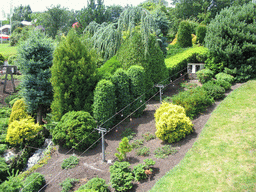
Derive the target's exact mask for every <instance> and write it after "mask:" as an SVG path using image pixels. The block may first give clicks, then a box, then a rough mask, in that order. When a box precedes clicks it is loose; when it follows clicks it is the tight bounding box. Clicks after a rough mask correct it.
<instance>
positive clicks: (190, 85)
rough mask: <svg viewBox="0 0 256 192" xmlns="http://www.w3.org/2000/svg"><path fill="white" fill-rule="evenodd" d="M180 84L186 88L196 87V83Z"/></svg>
mask: <svg viewBox="0 0 256 192" xmlns="http://www.w3.org/2000/svg"><path fill="white" fill-rule="evenodd" d="M180 86H181V87H183V88H186V89H193V88H196V87H197V86H198V85H197V84H196V83H181V85H180Z"/></svg>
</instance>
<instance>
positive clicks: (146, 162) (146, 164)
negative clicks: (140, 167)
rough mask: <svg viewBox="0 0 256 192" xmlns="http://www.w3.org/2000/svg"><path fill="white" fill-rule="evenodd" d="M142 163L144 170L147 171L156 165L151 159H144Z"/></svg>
mask: <svg viewBox="0 0 256 192" xmlns="http://www.w3.org/2000/svg"><path fill="white" fill-rule="evenodd" d="M143 161H144V163H145V168H146V169H149V168H150V167H152V166H153V165H155V164H156V162H155V161H154V160H153V159H144V160H143Z"/></svg>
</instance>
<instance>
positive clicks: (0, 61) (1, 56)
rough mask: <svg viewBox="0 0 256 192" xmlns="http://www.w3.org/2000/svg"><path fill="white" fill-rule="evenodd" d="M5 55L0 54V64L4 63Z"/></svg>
mask: <svg viewBox="0 0 256 192" xmlns="http://www.w3.org/2000/svg"><path fill="white" fill-rule="evenodd" d="M4 60H5V59H4V56H3V55H2V54H0V66H1V65H3V64H4Z"/></svg>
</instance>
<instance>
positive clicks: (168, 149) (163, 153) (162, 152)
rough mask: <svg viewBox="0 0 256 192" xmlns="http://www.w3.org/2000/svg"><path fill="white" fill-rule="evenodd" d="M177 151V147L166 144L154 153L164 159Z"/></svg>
mask: <svg viewBox="0 0 256 192" xmlns="http://www.w3.org/2000/svg"><path fill="white" fill-rule="evenodd" d="M176 152H177V149H175V148H172V146H171V145H165V146H163V147H158V148H157V149H156V150H155V151H154V154H155V157H156V158H160V159H164V158H166V157H168V155H172V154H174V153H176Z"/></svg>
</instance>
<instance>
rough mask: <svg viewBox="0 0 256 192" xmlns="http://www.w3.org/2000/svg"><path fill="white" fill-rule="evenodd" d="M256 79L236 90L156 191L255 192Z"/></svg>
mask: <svg viewBox="0 0 256 192" xmlns="http://www.w3.org/2000/svg"><path fill="white" fill-rule="evenodd" d="M255 90H256V80H253V81H249V82H247V83H246V84H245V85H243V86H242V87H240V88H239V89H237V90H235V91H233V92H232V93H231V94H230V95H229V96H228V97H227V98H226V99H225V100H224V101H222V103H221V104H220V105H219V106H218V108H217V109H216V110H215V111H214V112H213V114H212V115H211V118H210V119H209V120H208V122H207V124H206V125H205V127H204V129H203V131H202V133H201V135H200V137H199V139H198V141H197V142H195V143H194V145H193V147H192V148H191V149H190V150H189V151H188V153H187V154H186V156H185V157H184V159H183V160H182V161H181V162H180V163H179V164H178V165H177V166H176V167H175V168H173V169H172V170H171V171H170V172H168V173H167V174H166V175H165V176H164V177H163V178H161V179H160V180H159V181H158V182H157V183H156V184H155V186H154V187H153V189H151V192H154V191H256V185H255V183H256V165H255V162H256V92H255Z"/></svg>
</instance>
